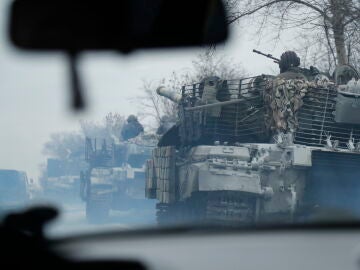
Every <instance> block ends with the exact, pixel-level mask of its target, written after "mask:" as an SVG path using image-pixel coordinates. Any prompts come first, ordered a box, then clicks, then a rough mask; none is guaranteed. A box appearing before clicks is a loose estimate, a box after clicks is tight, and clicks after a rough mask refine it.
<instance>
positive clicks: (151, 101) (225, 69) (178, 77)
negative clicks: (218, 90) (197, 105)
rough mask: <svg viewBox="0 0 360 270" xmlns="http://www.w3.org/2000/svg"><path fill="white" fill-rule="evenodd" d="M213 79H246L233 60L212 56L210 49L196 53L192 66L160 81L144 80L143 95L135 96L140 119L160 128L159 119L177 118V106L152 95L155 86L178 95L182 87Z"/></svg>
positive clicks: (240, 68) (154, 93)
mask: <svg viewBox="0 0 360 270" xmlns="http://www.w3.org/2000/svg"><path fill="white" fill-rule="evenodd" d="M209 76H217V77H220V78H221V79H233V78H241V77H244V76H246V72H245V70H244V69H243V68H242V66H241V65H240V64H238V63H235V62H234V61H233V59H229V58H227V57H226V56H224V55H216V54H215V53H214V52H213V51H212V50H211V49H209V50H206V51H205V52H204V53H201V54H199V55H198V56H197V57H196V58H195V59H194V60H193V61H192V66H191V67H190V68H187V69H185V70H181V71H173V72H172V74H171V76H170V77H169V78H163V79H161V80H160V81H155V82H154V81H152V82H149V81H144V83H143V86H142V90H143V95H142V96H141V97H139V99H138V100H139V101H140V106H141V109H142V113H141V114H140V116H142V117H151V118H152V119H153V120H155V122H156V125H157V126H159V125H160V120H161V117H162V116H164V115H167V116H168V117H169V118H170V119H173V120H174V121H175V119H176V118H177V105H176V104H175V103H173V102H171V101H170V100H168V99H166V98H164V97H161V96H159V95H157V94H156V92H155V89H156V88H157V87H158V86H159V85H164V86H165V87H166V88H168V89H171V90H173V91H178V92H180V90H181V87H182V86H183V85H186V84H192V83H195V82H200V81H201V80H202V79H203V78H206V77H209Z"/></svg>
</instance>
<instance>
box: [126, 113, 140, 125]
mask: <svg viewBox="0 0 360 270" xmlns="http://www.w3.org/2000/svg"><path fill="white" fill-rule="evenodd" d="M137 120H138V119H137V117H136V116H135V115H133V114H131V115H129V117H128V118H127V122H128V123H132V122H137Z"/></svg>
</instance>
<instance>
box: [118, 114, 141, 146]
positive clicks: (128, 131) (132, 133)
mask: <svg viewBox="0 0 360 270" xmlns="http://www.w3.org/2000/svg"><path fill="white" fill-rule="evenodd" d="M141 132H144V128H143V126H142V125H141V124H140V123H139V121H138V119H137V117H136V116H135V115H130V116H129V117H128V119H127V124H125V125H124V127H123V129H122V131H121V137H122V138H123V139H124V140H125V141H127V140H129V139H131V138H135V137H136V136H138V135H139V134H140V133H141Z"/></svg>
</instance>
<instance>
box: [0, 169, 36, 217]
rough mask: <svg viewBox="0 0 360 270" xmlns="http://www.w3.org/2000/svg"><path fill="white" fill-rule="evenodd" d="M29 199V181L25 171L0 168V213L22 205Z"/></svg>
mask: <svg viewBox="0 0 360 270" xmlns="http://www.w3.org/2000/svg"><path fill="white" fill-rule="evenodd" d="M29 199H30V183H29V180H28V178H27V175H26V173H25V172H22V171H17V170H0V214H2V212H3V211H7V210H11V209H14V208H18V207H23V206H25V205H26V203H27V202H28V201H29Z"/></svg>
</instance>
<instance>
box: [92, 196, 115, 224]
mask: <svg viewBox="0 0 360 270" xmlns="http://www.w3.org/2000/svg"><path fill="white" fill-rule="evenodd" d="M109 212H110V202H108V201H100V200H87V201H86V219H87V221H88V222H89V223H103V222H105V221H106V220H107V219H108V218H109Z"/></svg>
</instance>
